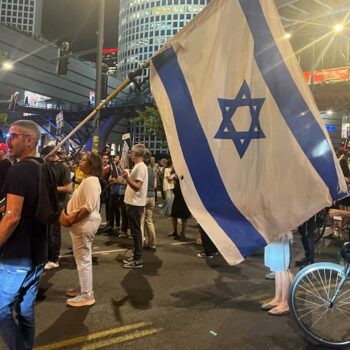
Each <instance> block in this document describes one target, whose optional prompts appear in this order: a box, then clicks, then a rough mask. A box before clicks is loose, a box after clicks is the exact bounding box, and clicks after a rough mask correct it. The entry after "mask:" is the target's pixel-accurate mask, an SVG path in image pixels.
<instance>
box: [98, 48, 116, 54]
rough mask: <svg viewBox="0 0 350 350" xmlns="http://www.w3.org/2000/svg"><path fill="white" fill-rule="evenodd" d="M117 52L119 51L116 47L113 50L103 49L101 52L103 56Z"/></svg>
mask: <svg viewBox="0 0 350 350" xmlns="http://www.w3.org/2000/svg"><path fill="white" fill-rule="evenodd" d="M118 51H119V49H118V48H117V47H115V48H113V49H103V50H102V52H103V53H105V54H108V53H117V52H118Z"/></svg>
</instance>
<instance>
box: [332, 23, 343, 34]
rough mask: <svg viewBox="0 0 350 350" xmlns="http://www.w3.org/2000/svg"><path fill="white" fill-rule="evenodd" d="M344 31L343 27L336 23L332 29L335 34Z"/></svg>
mask: <svg viewBox="0 0 350 350" xmlns="http://www.w3.org/2000/svg"><path fill="white" fill-rule="evenodd" d="M343 29H344V26H343V25H342V24H340V23H338V24H337V25H336V26H335V27H334V30H335V31H336V32H341V31H342V30H343Z"/></svg>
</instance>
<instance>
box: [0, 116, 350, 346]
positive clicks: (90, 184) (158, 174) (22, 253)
mask: <svg viewBox="0 0 350 350" xmlns="http://www.w3.org/2000/svg"><path fill="white" fill-rule="evenodd" d="M40 136H41V135H40V130H39V128H38V126H37V125H36V124H35V123H34V122H32V121H29V120H19V121H16V122H14V123H13V124H12V125H11V127H10V130H9V133H8V138H7V143H6V144H0V188H1V198H3V200H1V202H0V211H1V212H2V218H1V221H0V280H1V283H0V334H1V336H2V338H3V339H4V341H5V343H6V345H7V346H8V348H9V349H32V348H33V343H34V304H35V299H36V295H37V291H38V286H39V279H40V275H41V274H42V273H43V271H44V270H54V269H57V268H59V256H60V249H61V227H67V228H68V229H69V232H70V236H71V241H72V250H73V255H74V259H75V262H76V266H77V273H78V280H79V284H78V283H77V285H72V288H70V289H68V290H67V291H66V295H67V297H68V299H67V301H66V303H67V305H69V306H71V307H82V306H89V305H93V304H94V303H95V302H96V299H95V296H94V289H93V271H92V243H93V240H94V237H95V235H96V234H104V235H107V236H117V237H129V238H130V239H132V240H133V254H132V256H131V257H130V258H129V259H126V260H124V261H123V267H124V268H127V269H139V268H142V267H143V264H144V261H143V250H144V249H150V250H153V251H155V250H156V249H157V234H156V227H155V225H154V222H153V211H154V209H155V207H156V205H158V206H159V207H160V213H161V215H164V216H169V217H171V218H172V232H171V233H170V234H169V236H170V237H173V238H174V239H175V240H180V241H181V240H186V225H187V221H188V219H189V218H190V217H191V213H190V210H189V209H188V207H187V205H186V202H185V200H184V197H183V195H182V192H181V186H180V179H179V178H178V175H177V174H176V169H174V167H173V164H172V162H171V159H170V158H168V159H165V158H164V159H161V160H160V162H159V164H158V163H157V162H156V159H155V158H154V157H153V156H152V154H151V152H150V151H149V150H147V149H145V147H144V145H142V144H136V145H134V146H133V147H132V149H131V152H130V154H129V155H128V157H127V159H122V158H121V157H120V155H114V156H113V157H112V156H111V154H110V149H108V148H106V149H105V150H104V152H103V154H101V155H97V154H94V153H91V152H84V153H81V154H78V155H76V157H75V158H73V159H69V157H68V156H67V155H66V154H65V153H64V151H55V152H54V146H46V147H44V148H43V149H41V152H40V158H39V157H37V156H36V151H37V144H38V141H39V139H40ZM27 159H32V160H35V161H34V162H32V161H31V162H29V161H26V160H27ZM38 164H49V165H50V167H52V170H53V171H54V174H55V179H56V187H55V191H56V193H57V202H58V207H59V211H60V215H59V217H57V218H55V220H53V221H52V222H50V224H49V225H45V224H43V223H42V222H40V221H39V220H38V218H37V216H36V215H37V214H36V209H37V204H38V202H39V201H40V193H41V192H40V188H39V187H40V183H41V182H40V176H39V165H38ZM344 175H346V174H344ZM349 177H350V174H349V176H348V177H347V179H348V180H349ZM157 194H158V196H159V194H160V196H159V197H158V198H157ZM1 198H0V199H1ZM157 203H159V204H157ZM102 204H103V205H104V210H105V218H106V224H105V225H101V222H102V218H101V207H103V206H102ZM343 204H344V203H343ZM341 208H343V207H341ZM343 209H344V208H343ZM344 210H345V211H346V207H345V209H344ZM344 215H345V214H344ZM179 223H181V226H180V227H181V229H178V226H179ZM314 223H315V218H314V217H312V218H310V219H309V220H308V221H307V222H305V223H304V224H303V225H301V226H300V227H299V232H300V234H301V237H302V242H303V245H304V248H305V257H304V258H303V259H302V260H300V261H298V262H297V264H298V266H299V267H303V266H305V265H307V264H310V263H313V262H314V248H313V239H312V243H311V240H310V237H311V236H312V232H313V230H314ZM199 233H200V237H201V243H202V245H203V251H202V252H200V253H198V254H197V256H198V257H199V258H207V259H212V258H214V257H215V256H216V255H218V250H217V248H216V247H215V245H214V244H213V242H212V241H211V239H210V238H209V236H208V235H207V234H206V232H205V231H204V230H203V228H202V227H200V226H199ZM291 239H292V235H291V234H290V233H288V234H285V235H284V236H283V237H281V238H280V240H278V241H276V242H273V243H271V244H269V245H268V246H267V247H266V248H265V265H266V266H267V267H268V268H270V270H271V271H272V272H273V274H274V279H275V296H274V297H273V298H272V299H271V301H269V302H267V303H265V304H263V305H262V306H261V308H262V309H263V310H267V311H268V313H269V314H270V315H273V316H280V315H285V314H287V313H288V312H289V307H288V290H289V285H290V272H289V266H290V255H291V254H290V246H291V244H290V242H291ZM14 308H16V309H15V310H14ZM14 311H15V312H16V313H17V320H18V321H15V319H14V317H13V313H14Z"/></svg>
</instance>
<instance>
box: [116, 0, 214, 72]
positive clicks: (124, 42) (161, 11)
mask: <svg viewBox="0 0 350 350" xmlns="http://www.w3.org/2000/svg"><path fill="white" fill-rule="evenodd" d="M209 2H210V0H157V1H156V0H120V11H119V40H118V42H119V49H120V51H119V53H118V77H119V78H121V79H124V78H125V77H126V75H127V73H128V72H129V71H130V70H134V69H136V68H137V67H138V66H139V63H142V62H144V61H146V60H147V59H148V58H150V57H151V56H152V54H153V53H154V52H156V51H158V49H159V48H160V47H161V46H162V45H163V44H164V43H165V42H166V41H167V40H168V39H169V38H171V37H172V36H174V34H176V33H177V32H178V31H179V30H180V29H181V28H182V27H184V26H185V25H186V24H187V22H189V21H190V20H191V19H192V18H193V17H194V16H195V15H196V14H197V13H198V12H200V11H201V10H202V9H203V8H204V7H205V6H206V5H207V3H209ZM147 74H148V73H147V72H146V71H145V72H144V73H143V77H146V75H147Z"/></svg>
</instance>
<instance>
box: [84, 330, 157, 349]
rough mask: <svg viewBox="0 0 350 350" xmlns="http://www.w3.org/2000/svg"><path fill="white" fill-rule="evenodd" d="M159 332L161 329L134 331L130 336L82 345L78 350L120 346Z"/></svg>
mask: <svg viewBox="0 0 350 350" xmlns="http://www.w3.org/2000/svg"><path fill="white" fill-rule="evenodd" d="M161 330H162V329H161V328H158V329H157V328H151V329H147V330H144V331H136V332H134V333H131V334H127V335H122V336H120V337H116V338H111V339H107V340H102V341H99V342H97V343H94V344H87V345H83V346H81V347H80V348H79V349H81V350H94V349H101V348H105V347H107V346H111V345H115V344H120V343H124V342H127V341H130V340H135V339H139V338H143V337H146V336H148V335H152V334H156V333H158V332H160V331H161Z"/></svg>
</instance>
